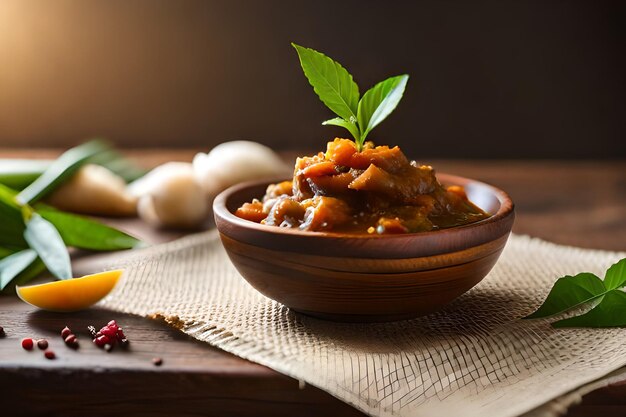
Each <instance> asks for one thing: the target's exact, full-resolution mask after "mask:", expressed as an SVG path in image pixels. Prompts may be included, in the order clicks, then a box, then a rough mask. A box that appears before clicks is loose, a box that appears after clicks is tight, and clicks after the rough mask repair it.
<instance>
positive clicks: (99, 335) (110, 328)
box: [87, 320, 129, 352]
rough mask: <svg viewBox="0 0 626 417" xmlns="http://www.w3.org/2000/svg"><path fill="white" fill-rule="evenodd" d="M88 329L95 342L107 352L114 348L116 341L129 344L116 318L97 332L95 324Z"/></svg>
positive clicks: (124, 345) (123, 344) (124, 344)
mask: <svg viewBox="0 0 626 417" xmlns="http://www.w3.org/2000/svg"><path fill="white" fill-rule="evenodd" d="M87 329H88V330H89V333H91V336H92V337H93V343H94V344H95V345H96V346H98V347H100V348H103V349H104V350H106V351H107V352H110V351H111V350H113V347H114V346H115V344H116V343H119V344H120V345H121V346H123V347H126V346H128V343H129V342H128V339H127V338H126V335H125V334H124V331H123V330H122V328H121V327H119V326H118V325H117V322H116V321H115V320H111V321H110V322H108V323H107V324H106V326H104V327H102V328H101V329H100V330H98V331H97V332H96V328H95V327H94V326H88V327H87Z"/></svg>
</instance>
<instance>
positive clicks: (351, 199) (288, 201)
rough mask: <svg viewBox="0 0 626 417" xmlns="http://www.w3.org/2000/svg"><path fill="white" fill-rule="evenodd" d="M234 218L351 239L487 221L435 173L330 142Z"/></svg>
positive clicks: (375, 151)
mask: <svg viewBox="0 0 626 417" xmlns="http://www.w3.org/2000/svg"><path fill="white" fill-rule="evenodd" d="M235 214H236V215H237V216H238V217H241V218H243V219H247V220H250V221H254V222H257V223H262V224H266V225H268V226H276V227H288V228H297V229H300V230H307V231H313V232H342V233H355V234H394V233H416V232H424V231H430V230H438V229H444V228H449V227H454V226H460V225H465V224H468V223H473V222H476V221H479V220H482V219H485V218H487V217H489V215H488V214H487V213H485V212H484V211H482V210H481V209H480V208H478V207H476V206H475V205H474V204H472V203H471V202H470V201H469V200H468V199H467V195H466V194H465V191H464V190H463V188H462V187H459V186H451V187H447V188H446V187H444V186H442V185H441V184H440V183H439V182H438V181H437V178H436V177H435V171H434V170H433V168H432V167H430V166H427V165H419V164H417V163H416V162H415V161H409V160H408V159H407V158H406V156H405V155H404V153H402V151H401V150H400V148H398V147H397V146H396V147H393V148H389V147H388V146H377V147H374V145H373V144H372V143H371V142H368V143H366V144H365V146H364V148H363V150H362V151H360V152H359V151H357V149H356V146H355V143H354V142H353V141H351V140H348V139H339V138H338V139H335V140H334V141H333V142H329V143H328V145H327V150H326V153H322V152H320V153H319V154H317V155H314V156H310V157H302V158H298V159H297V160H296V164H295V169H294V175H293V179H292V180H291V181H284V182H281V183H278V184H272V185H270V186H269V187H268V188H267V191H266V193H265V196H263V198H262V199H261V200H254V201H252V202H250V203H244V204H243V205H242V206H241V207H240V208H239V209H237V211H236V213H235Z"/></svg>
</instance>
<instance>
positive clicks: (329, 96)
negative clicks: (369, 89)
mask: <svg viewBox="0 0 626 417" xmlns="http://www.w3.org/2000/svg"><path fill="white" fill-rule="evenodd" d="M291 45H292V46H293V47H294V48H296V51H297V52H298V57H299V58H300V64H301V65H302V70H303V71H304V75H305V76H306V78H307V79H308V80H309V83H310V84H311V86H313V90H315V92H316V93H317V95H318V97H319V98H320V100H322V102H323V103H324V104H325V105H326V106H327V107H328V108H329V109H331V110H332V111H333V112H334V113H335V114H336V115H337V116H339V117H341V118H342V119H344V120H347V121H351V120H355V121H356V112H357V106H358V104H359V87H358V86H357V84H356V83H355V82H354V80H353V79H352V75H350V73H349V72H348V71H347V70H346V69H345V68H344V67H342V66H341V64H339V63H338V62H336V61H334V60H332V59H331V58H329V57H327V56H326V55H324V54H322V53H321V52H317V51H315V50H313V49H310V48H305V47H303V46H300V45H296V44H295V43H292V44H291Z"/></svg>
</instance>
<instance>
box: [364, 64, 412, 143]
mask: <svg viewBox="0 0 626 417" xmlns="http://www.w3.org/2000/svg"><path fill="white" fill-rule="evenodd" d="M408 81H409V76H408V75H398V76H396V77H391V78H387V79H386V80H384V81H381V82H379V83H378V84H376V85H375V86H374V87H372V88H370V89H369V90H367V91H366V92H365V94H363V98H362V99H361V101H359V106H358V109H357V120H358V121H359V127H360V128H361V138H360V140H361V143H363V142H364V141H365V138H366V137H367V135H368V134H369V132H370V131H371V130H372V129H373V128H375V127H376V126H378V125H379V124H380V122H382V121H383V120H385V118H387V116H389V114H391V112H392V111H394V109H395V108H396V107H397V106H398V103H399V102H400V99H402V95H403V94H404V90H405V88H406V84H407V83H408Z"/></svg>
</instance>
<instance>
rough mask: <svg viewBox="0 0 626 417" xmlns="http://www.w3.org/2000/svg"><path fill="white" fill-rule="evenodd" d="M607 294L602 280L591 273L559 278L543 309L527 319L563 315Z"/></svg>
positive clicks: (542, 306) (540, 308)
mask: <svg viewBox="0 0 626 417" xmlns="http://www.w3.org/2000/svg"><path fill="white" fill-rule="evenodd" d="M604 293H606V288H605V287H604V283H603V282H602V280H601V279H600V278H598V277H597V276H595V275H594V274H592V273H589V272H583V273H581V274H578V275H574V276H570V275H567V276H564V277H562V278H559V279H558V280H557V281H556V283H555V284H554V286H553V287H552V289H551V290H550V293H549V294H548V297H547V298H546V300H545V301H544V302H543V304H542V305H541V307H539V309H538V310H537V311H535V312H534V313H533V314H531V315H529V316H527V317H525V318H527V319H536V318H540V317H548V316H553V315H555V314H559V313H563V312H565V311H567V310H570V309H572V308H574V307H576V306H579V305H581V304H584V303H586V302H589V301H591V300H593V299H595V298H597V297H599V296H601V295H603V294H604Z"/></svg>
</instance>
